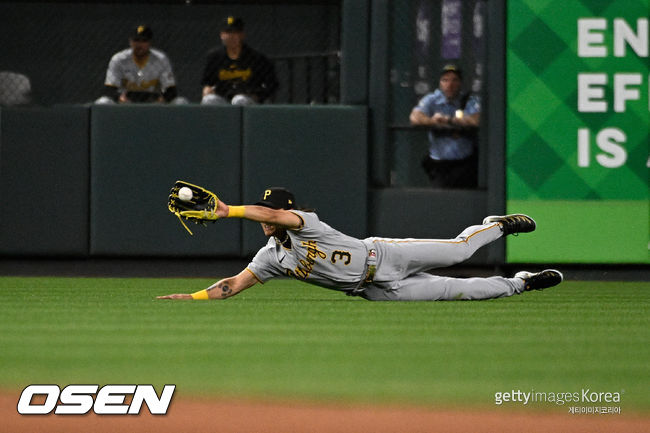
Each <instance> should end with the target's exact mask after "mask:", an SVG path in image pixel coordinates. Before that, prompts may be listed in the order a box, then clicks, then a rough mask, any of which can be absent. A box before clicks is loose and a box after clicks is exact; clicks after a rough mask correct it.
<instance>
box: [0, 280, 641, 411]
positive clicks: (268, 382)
mask: <svg viewBox="0 0 650 433" xmlns="http://www.w3.org/2000/svg"><path fill="white" fill-rule="evenodd" d="M211 282H213V280H205V279H87V278H71V279H68V278H0V290H2V295H3V296H1V297H0V308H1V310H2V312H3V314H2V315H1V316H0V329H1V330H2V335H1V336H0V345H1V347H2V351H1V352H0V361H1V362H2V367H3V374H2V376H1V377H0V386H4V387H24V386H26V385H27V384H30V383H58V384H61V385H65V384H68V383H111V382H114V383H154V384H163V383H175V384H177V386H178V387H179V390H183V392H187V393H202V394H225V395H245V396H250V395H261V396H278V397H299V398H309V399H337V400H339V399H345V400H355V401H389V402H408V403H420V404H445V405H450V404H474V405H490V404H493V396H494V393H495V392H498V391H508V390H511V389H522V390H526V389H528V390H529V389H531V388H533V389H536V390H541V391H547V392H551V391H552V392H574V391H579V390H580V389H581V388H582V387H589V388H591V389H594V390H599V391H609V392H617V391H620V390H622V389H625V399H624V403H625V404H626V405H628V406H629V407H634V408H637V409H641V410H647V409H648V407H649V406H650V404H649V400H650V398H649V397H648V395H647V389H648V385H649V384H650V373H649V372H648V369H647V361H648V359H650V349H649V348H648V344H647V341H648V336H649V335H650V334H649V331H648V329H649V328H650V327H649V326H648V325H650V314H649V313H650V311H649V307H648V305H650V304H649V303H648V301H649V300H650V299H649V298H650V293H649V291H648V290H647V288H648V287H647V284H644V283H603V282H572V281H567V282H565V283H563V284H562V286H560V287H558V288H555V289H551V290H547V291H543V292H535V293H530V294H525V295H523V296H515V297H512V298H507V299H499V300H490V301H482V302H434V303H371V302H367V301H364V300H361V299H358V298H348V297H345V296H343V295H342V294H339V293H335V292H332V291H328V290H324V289H320V288H317V287H312V286H308V285H305V284H301V283H298V282H295V281H289V280H279V281H274V282H270V283H267V284H265V285H264V286H260V287H256V288H254V289H251V290H249V291H247V292H244V293H243V294H241V295H239V296H237V297H235V298H232V299H230V300H227V301H225V302H219V301H215V302H170V301H157V300H155V299H154V298H155V295H158V294H166V293H176V292H190V291H194V290H197V289H199V288H203V287H206V286H208V285H209V284H210V283H211Z"/></svg>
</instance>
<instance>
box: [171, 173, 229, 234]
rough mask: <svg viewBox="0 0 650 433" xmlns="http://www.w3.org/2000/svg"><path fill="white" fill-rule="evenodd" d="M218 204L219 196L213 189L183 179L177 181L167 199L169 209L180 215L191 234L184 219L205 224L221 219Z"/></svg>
mask: <svg viewBox="0 0 650 433" xmlns="http://www.w3.org/2000/svg"><path fill="white" fill-rule="evenodd" d="M186 188H187V189H189V191H188V190H187V189H186ZM181 189H182V191H181ZM190 191H191V196H190V194H189V192H190ZM179 194H180V195H179ZM218 204H219V198H218V197H217V196H216V195H215V194H214V193H213V192H212V191H208V190H207V189H205V188H203V187H200V186H198V185H193V184H191V183H189V182H185V181H182V180H177V181H176V183H175V184H174V186H173V187H172V189H171V191H170V192H169V199H168V200H167V207H168V208H169V211H170V212H171V213H173V214H174V215H176V216H177V217H178V220H179V221H180V222H181V224H183V227H185V230H187V231H188V232H189V233H190V234H191V235H192V234H193V233H192V231H191V230H190V229H189V228H188V227H187V224H185V221H183V220H187V221H192V222H194V223H195V224H203V225H205V223H206V222H207V221H210V222H215V221H216V220H217V219H219V217H218V216H217V214H216V210H217V206H218Z"/></svg>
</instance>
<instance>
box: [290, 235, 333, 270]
mask: <svg viewBox="0 0 650 433" xmlns="http://www.w3.org/2000/svg"><path fill="white" fill-rule="evenodd" d="M300 245H302V246H303V247H305V248H307V257H306V258H305V259H300V261H299V262H298V263H299V265H298V266H296V269H294V271H293V275H291V276H293V277H295V278H301V279H303V280H304V279H306V278H308V277H309V275H311V273H312V271H313V270H314V264H315V263H316V259H319V258H320V259H322V260H326V259H327V254H326V253H325V252H323V251H321V250H319V249H318V243H317V242H316V241H302V242H301V243H300Z"/></svg>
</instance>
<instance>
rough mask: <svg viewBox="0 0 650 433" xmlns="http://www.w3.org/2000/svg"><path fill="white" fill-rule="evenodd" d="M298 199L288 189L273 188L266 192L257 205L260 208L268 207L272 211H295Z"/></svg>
mask: <svg viewBox="0 0 650 433" xmlns="http://www.w3.org/2000/svg"><path fill="white" fill-rule="evenodd" d="M295 202H296V198H295V197H294V196H293V193H292V192H291V191H289V190H288V189H286V188H281V187H272V188H267V189H265V190H264V193H263V194H262V200H260V201H258V202H257V203H255V204H256V205H258V206H266V207H270V208H271V209H285V210H286V209H293V208H294V207H295V206H294V205H295Z"/></svg>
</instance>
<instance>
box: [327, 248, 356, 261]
mask: <svg viewBox="0 0 650 433" xmlns="http://www.w3.org/2000/svg"><path fill="white" fill-rule="evenodd" d="M330 260H331V261H332V263H336V262H337V260H344V262H343V264H344V265H349V264H350V261H351V260H352V256H351V255H350V253H349V252H347V251H340V250H336V251H332V257H331V258H330Z"/></svg>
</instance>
